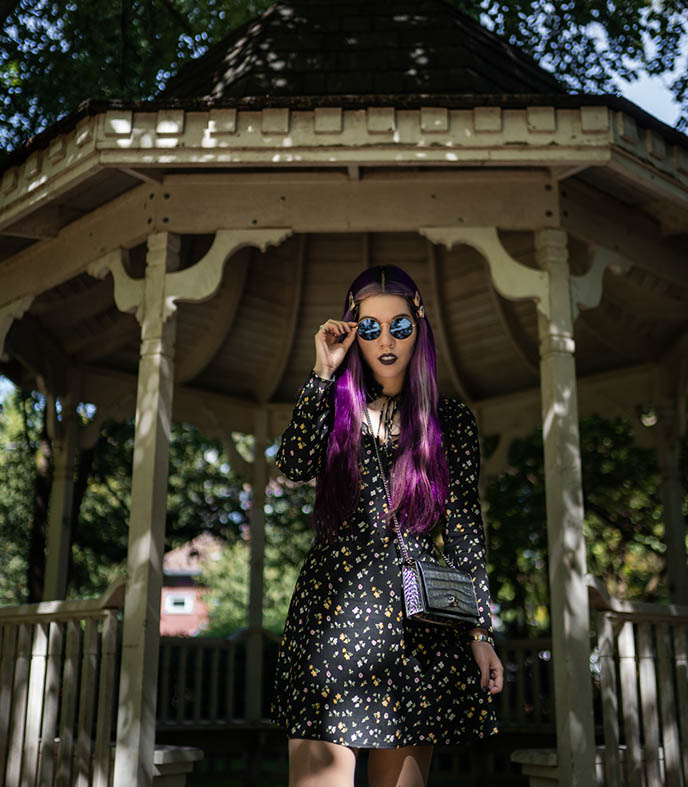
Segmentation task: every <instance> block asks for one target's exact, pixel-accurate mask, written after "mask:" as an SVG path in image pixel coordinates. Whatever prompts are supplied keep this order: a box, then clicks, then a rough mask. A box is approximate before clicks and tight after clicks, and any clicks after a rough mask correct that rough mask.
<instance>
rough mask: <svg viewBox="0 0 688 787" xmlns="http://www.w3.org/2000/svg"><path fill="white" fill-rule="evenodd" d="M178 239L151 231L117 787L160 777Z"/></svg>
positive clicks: (142, 315) (142, 786)
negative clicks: (170, 279)
mask: <svg viewBox="0 0 688 787" xmlns="http://www.w3.org/2000/svg"><path fill="white" fill-rule="evenodd" d="M178 252H179V239H178V238H177V237H176V236H173V235H170V234H168V233H159V234H155V235H151V236H149V238H148V256H147V259H146V278H145V284H144V286H143V301H142V303H141V305H140V307H139V312H138V316H139V319H140V322H141V356H140V360H139V374H138V393H137V402H136V433H135V440H134V461H133V469H132V488H131V513H130V522H129V545H128V558H127V574H128V580H127V592H126V597H125V602H124V627H123V634H122V666H121V671H120V690H119V712H118V723H117V747H116V754H115V773H114V785H115V787H132V785H137V787H150V785H152V782H153V753H154V748H155V704H156V693H157V678H158V650H159V644H160V593H161V588H162V557H163V546H164V535H165V513H166V498H167V477H168V459H169V438H170V423H171V415H172V381H173V356H174V339H175V325H176V320H175V315H174V314H172V315H169V316H166V314H165V305H166V299H165V283H166V272H167V270H168V269H174V268H175V267H176V264H177V259H178Z"/></svg>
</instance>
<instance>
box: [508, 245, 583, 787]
mask: <svg viewBox="0 0 688 787" xmlns="http://www.w3.org/2000/svg"><path fill="white" fill-rule="evenodd" d="M535 249H536V258H537V262H538V266H539V267H540V269H541V271H542V272H543V274H544V275H545V276H546V280H545V284H544V286H545V287H546V291H545V293H543V294H542V295H541V296H540V298H541V299H540V301H539V303H538V311H539V326H538V328H539V336H540V374H541V395H542V424H543V438H544V452H545V492H546V498H547V541H548V551H549V580H550V605H551V620H552V651H553V662H554V676H555V696H556V730H557V754H558V762H559V768H560V770H561V779H562V782H563V783H564V784H567V785H570V787H589V785H590V784H592V783H593V781H594V778H595V776H594V773H595V764H594V749H595V745H594V743H595V742H594V723H593V708H592V683H591V678H590V669H589V647H590V644H589V643H590V630H589V617H588V592H587V587H586V567H585V538H584V534H583V491H582V481H581V467H580V444H579V437H578V405H577V393H576V372H575V364H574V341H573V320H572V313H571V288H570V279H569V269H568V255H567V239H566V234H565V233H564V232H562V231H561V230H551V229H542V230H538V231H537V232H536V234H535ZM509 259H510V258H509ZM508 264H509V265H511V263H508ZM512 267H513V266H512ZM519 267H521V266H519ZM534 284H535V281H533V282H531V286H533V285H534ZM512 294H513V293H512ZM505 295H508V293H505ZM547 315H550V316H547Z"/></svg>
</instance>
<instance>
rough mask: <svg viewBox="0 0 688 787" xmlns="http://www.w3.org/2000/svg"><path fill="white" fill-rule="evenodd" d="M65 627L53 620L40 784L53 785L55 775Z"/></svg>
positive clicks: (44, 705)
mask: <svg viewBox="0 0 688 787" xmlns="http://www.w3.org/2000/svg"><path fill="white" fill-rule="evenodd" d="M63 629H64V626H63V624H62V623H59V622H58V621H55V620H53V621H52V622H51V623H50V635H49V642H48V664H47V672H46V676H45V693H44V695H43V723H42V725H41V753H40V763H39V766H38V767H39V776H38V783H39V784H41V785H44V784H52V783H53V776H54V773H55V754H56V743H55V738H56V736H57V713H58V708H59V704H60V666H61V662H62V646H63V643H64V636H63V634H64V630H63Z"/></svg>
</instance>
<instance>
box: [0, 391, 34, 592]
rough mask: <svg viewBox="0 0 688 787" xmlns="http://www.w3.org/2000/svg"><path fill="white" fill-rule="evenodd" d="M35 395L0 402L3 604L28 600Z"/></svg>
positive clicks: (16, 393)
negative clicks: (27, 577)
mask: <svg viewBox="0 0 688 787" xmlns="http://www.w3.org/2000/svg"><path fill="white" fill-rule="evenodd" d="M33 404H34V400H33V399H29V401H28V402H26V401H24V397H23V396H22V395H21V394H20V393H19V391H14V392H13V393H11V394H10V395H8V396H7V397H6V398H5V399H4V400H3V402H2V404H1V405H0V553H1V554H2V571H1V572H0V604H19V603H22V602H24V601H26V598H27V586H26V574H27V555H28V551H29V526H30V522H31V518H32V515H33V510H32V509H33V488H34V476H35V459H34V457H35V434H34V429H32V427H33V426H35V424H34V420H35V419H34V418H33V417H32V416H33V412H32V410H33V408H32V405H33Z"/></svg>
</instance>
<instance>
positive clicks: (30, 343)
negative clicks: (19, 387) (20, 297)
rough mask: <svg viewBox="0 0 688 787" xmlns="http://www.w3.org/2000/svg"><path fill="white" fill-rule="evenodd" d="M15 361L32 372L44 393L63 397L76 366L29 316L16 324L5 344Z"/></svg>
mask: <svg viewBox="0 0 688 787" xmlns="http://www.w3.org/2000/svg"><path fill="white" fill-rule="evenodd" d="M6 345H7V349H8V351H9V353H10V355H12V356H13V357H14V358H17V359H18V360H19V361H20V362H21V363H22V365H23V366H24V367H25V368H26V369H28V370H29V371H30V372H31V375H32V376H33V378H34V380H35V382H36V385H37V387H38V388H39V390H41V391H42V392H43V393H44V394H45V393H51V394H53V395H55V396H60V395H62V394H64V393H66V391H67V373H68V371H69V369H70V368H72V367H73V366H74V360H73V358H72V357H71V356H70V353H69V352H68V351H66V350H65V349H64V348H63V347H62V346H61V345H59V344H58V343H57V342H56V341H55V339H54V338H53V337H52V336H50V335H49V334H47V333H46V332H45V331H44V330H43V328H42V326H41V324H40V323H39V322H38V320H36V319H35V318H33V317H31V316H30V315H26V316H25V317H24V318H23V319H22V320H21V321H19V322H17V323H15V324H14V325H13V327H12V329H11V330H10V333H9V336H8V337H7V341H6Z"/></svg>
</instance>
